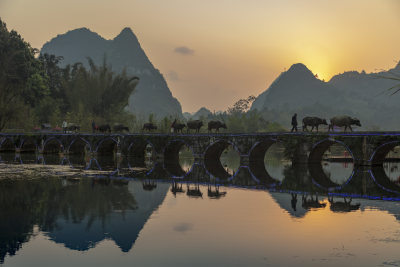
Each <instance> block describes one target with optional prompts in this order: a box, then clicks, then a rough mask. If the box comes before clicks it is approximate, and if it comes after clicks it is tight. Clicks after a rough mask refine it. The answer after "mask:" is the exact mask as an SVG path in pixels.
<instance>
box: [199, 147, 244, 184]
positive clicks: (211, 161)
mask: <svg viewBox="0 0 400 267" xmlns="http://www.w3.org/2000/svg"><path fill="white" fill-rule="evenodd" d="M230 145H231V146H232V147H233V148H234V149H235V150H236V151H237V152H238V153H239V155H240V151H239V149H238V148H237V147H236V146H235V145H234V144H233V143H231V142H229V141H226V140H217V141H215V142H213V143H211V144H210V145H209V146H208V147H207V148H206V153H205V154H204V166H205V169H206V171H207V172H209V173H210V174H211V175H212V176H214V177H217V178H220V179H228V178H231V177H234V176H235V174H234V175H233V176H232V175H230V174H229V173H228V172H227V171H226V170H225V169H224V167H223V166H222V164H221V161H220V157H221V154H222V152H223V151H224V150H225V149H227V148H228V147H229V146H230ZM236 172H237V171H236Z"/></svg>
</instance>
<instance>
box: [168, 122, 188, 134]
mask: <svg viewBox="0 0 400 267" xmlns="http://www.w3.org/2000/svg"><path fill="white" fill-rule="evenodd" d="M185 127H186V125H185V124H184V123H179V122H177V120H176V119H175V120H174V122H173V123H172V124H171V128H172V129H174V132H175V133H179V132H181V133H182V129H183V128H185Z"/></svg>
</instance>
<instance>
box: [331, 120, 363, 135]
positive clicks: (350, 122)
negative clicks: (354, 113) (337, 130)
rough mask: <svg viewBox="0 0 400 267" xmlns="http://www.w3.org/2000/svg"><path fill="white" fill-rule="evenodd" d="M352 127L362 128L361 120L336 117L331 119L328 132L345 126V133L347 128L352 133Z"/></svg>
mask: <svg viewBox="0 0 400 267" xmlns="http://www.w3.org/2000/svg"><path fill="white" fill-rule="evenodd" d="M351 125H357V126H360V127H361V123H360V120H358V119H356V118H351V117H350V116H336V117H333V118H331V124H329V128H328V131H329V130H331V129H332V131H333V127H334V126H339V127H343V126H344V131H346V130H347V127H349V128H350V131H351V132H352V131H353V129H351Z"/></svg>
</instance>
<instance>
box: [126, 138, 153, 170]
mask: <svg viewBox="0 0 400 267" xmlns="http://www.w3.org/2000/svg"><path fill="white" fill-rule="evenodd" d="M148 145H150V146H151V148H152V154H153V155H152V156H154V153H155V150H154V145H153V144H152V143H151V142H150V141H148V140H145V141H144V142H133V143H131V144H130V145H129V147H128V157H130V158H132V159H133V162H132V163H133V164H132V165H133V166H134V167H145V166H146V164H145V158H146V157H145V156H146V147H147V146H148Z"/></svg>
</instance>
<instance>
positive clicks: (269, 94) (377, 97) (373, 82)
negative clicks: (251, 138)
mask: <svg viewBox="0 0 400 267" xmlns="http://www.w3.org/2000/svg"><path fill="white" fill-rule="evenodd" d="M392 73H397V74H399V75H400V63H399V64H397V66H396V67H395V68H393V69H391V70H389V71H383V72H379V73H370V74H367V73H365V72H364V71H363V72H361V73H360V72H357V71H350V72H344V73H342V74H338V75H335V76H334V77H332V79H331V80H330V81H329V82H325V81H321V80H319V79H317V78H316V77H315V75H314V74H313V73H312V72H311V71H310V70H309V69H308V68H307V67H306V66H305V65H303V64H301V63H297V64H294V65H292V66H291V67H290V68H289V70H287V71H285V72H282V73H281V74H280V75H279V77H278V78H277V79H276V80H275V81H274V82H273V83H272V84H271V85H270V87H269V88H268V89H267V90H265V91H264V92H263V93H261V94H260V95H259V96H258V97H257V98H256V100H255V101H254V103H253V105H252V107H251V109H252V110H254V109H257V110H259V111H262V112H263V113H264V114H265V115H266V116H267V117H268V116H269V118H268V119H270V120H272V121H277V122H279V123H282V124H286V125H287V124H290V116H291V115H290V114H292V113H294V112H297V113H299V116H298V118H299V119H300V123H301V118H302V117H305V116H320V117H324V118H327V119H329V118H331V117H333V116H335V115H341V114H347V115H350V116H356V117H358V118H359V119H360V120H361V123H362V125H363V129H364V130H366V129H374V128H380V129H385V130H395V129H397V130H398V129H399V127H400V120H399V119H398V118H397V115H396V114H398V113H399V112H400V106H399V100H400V93H399V94H396V95H393V96H390V92H389V91H388V89H389V88H391V87H392V86H394V85H395V84H396V82H395V81H393V80H388V79H384V78H382V77H383V76H389V75H391V74H392ZM398 83H399V82H398ZM268 114H275V115H268ZM276 114H278V116H276ZM282 114H284V115H282Z"/></svg>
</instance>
